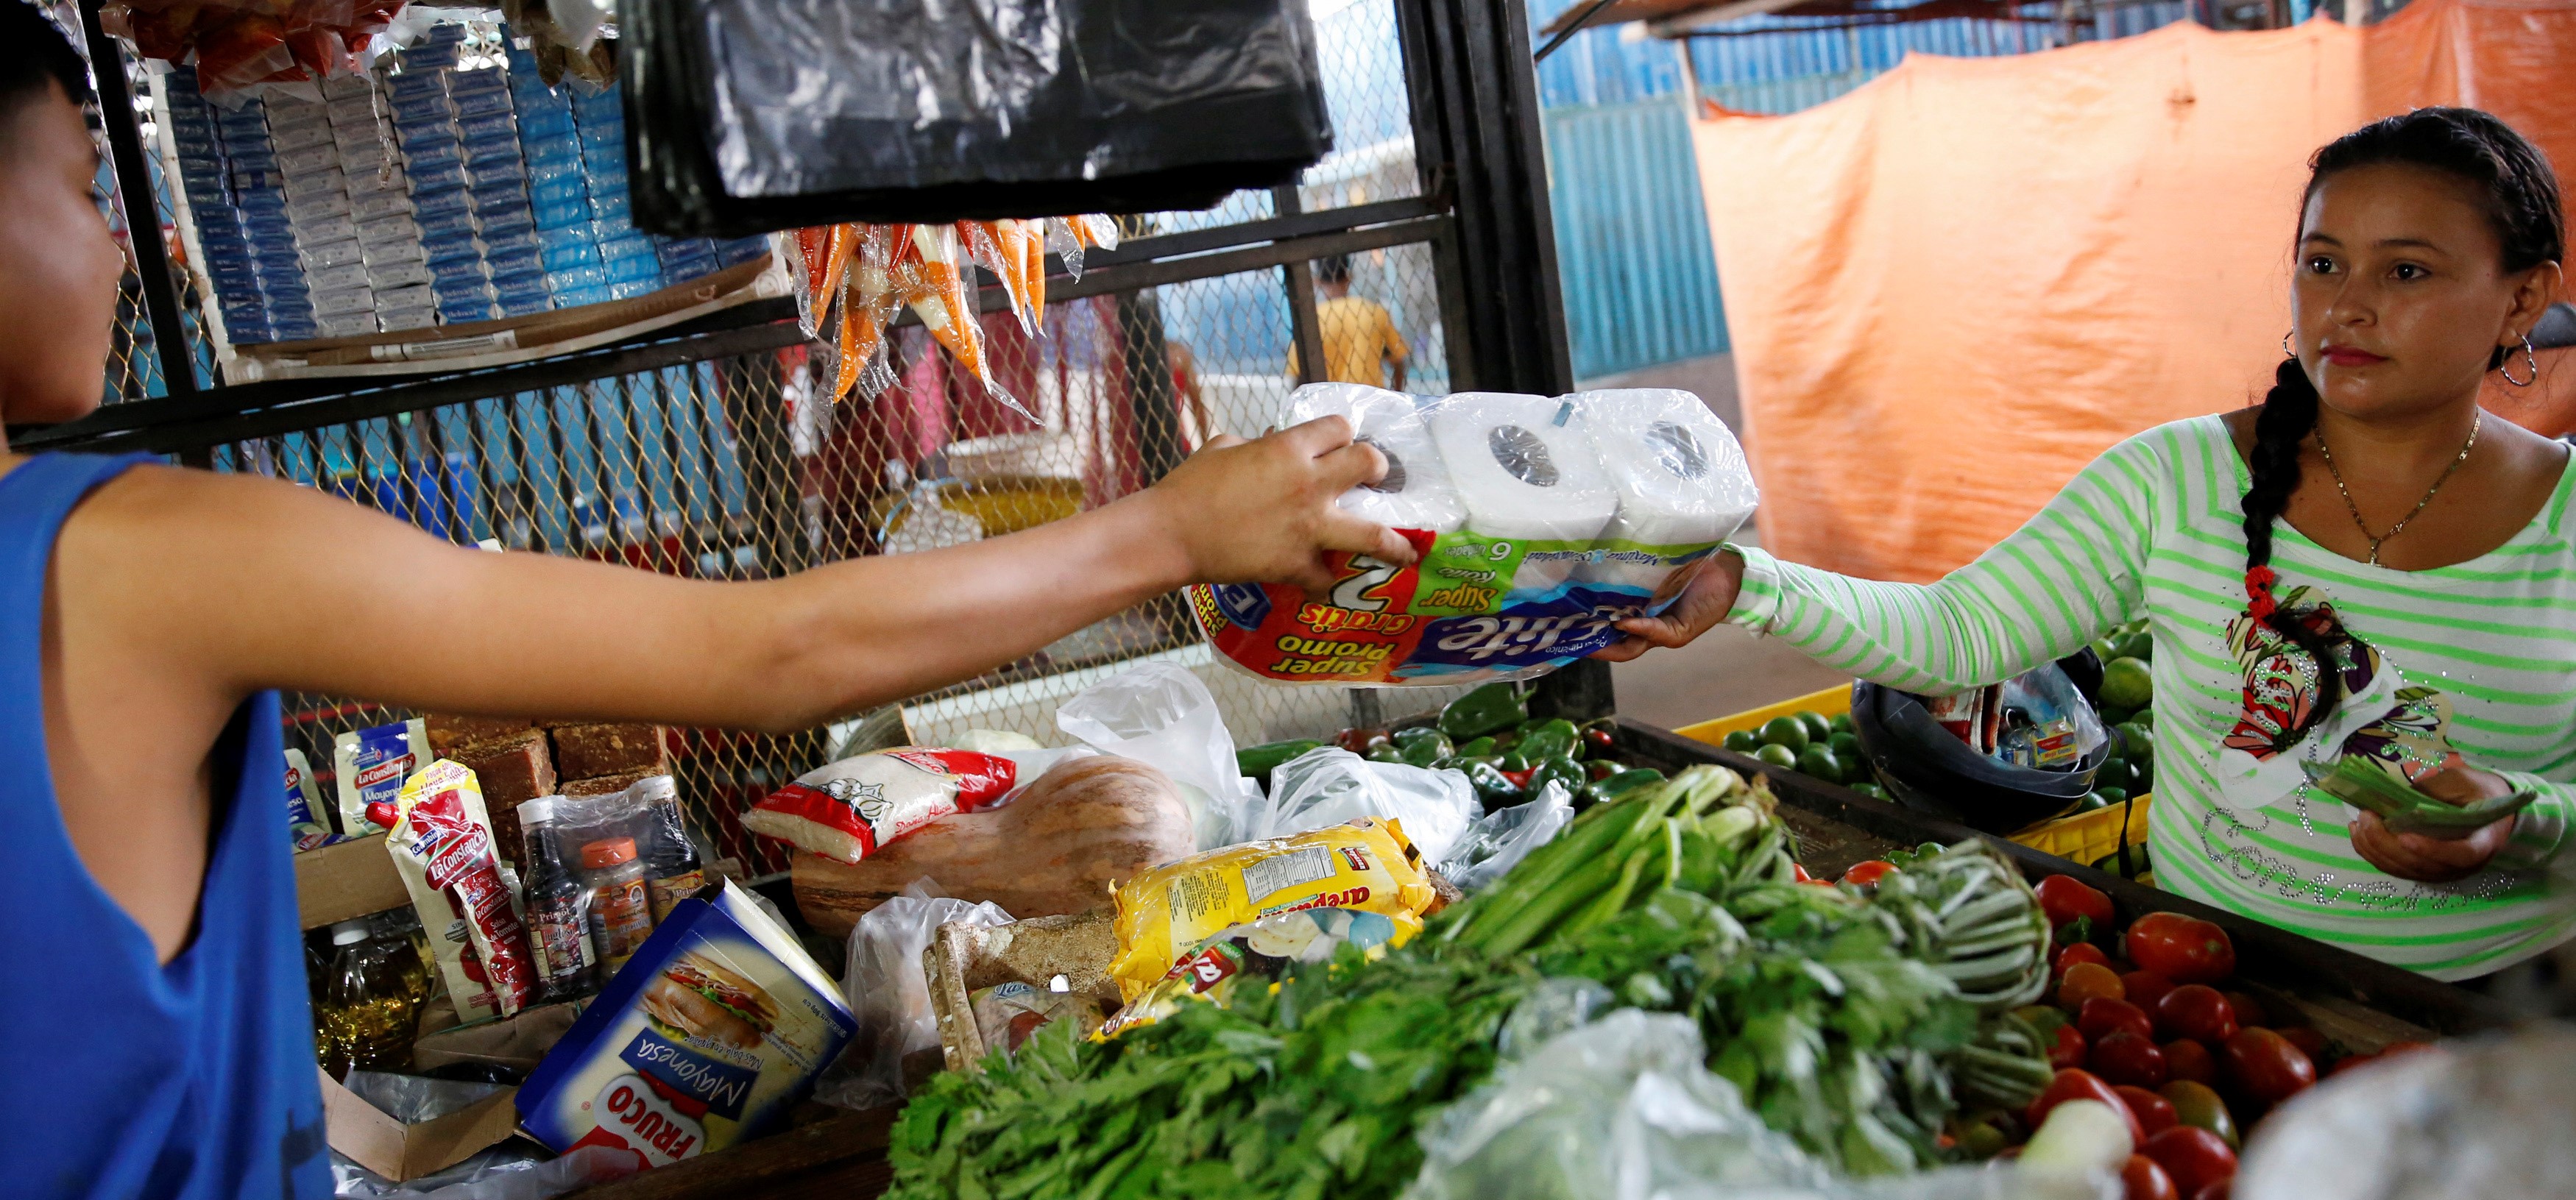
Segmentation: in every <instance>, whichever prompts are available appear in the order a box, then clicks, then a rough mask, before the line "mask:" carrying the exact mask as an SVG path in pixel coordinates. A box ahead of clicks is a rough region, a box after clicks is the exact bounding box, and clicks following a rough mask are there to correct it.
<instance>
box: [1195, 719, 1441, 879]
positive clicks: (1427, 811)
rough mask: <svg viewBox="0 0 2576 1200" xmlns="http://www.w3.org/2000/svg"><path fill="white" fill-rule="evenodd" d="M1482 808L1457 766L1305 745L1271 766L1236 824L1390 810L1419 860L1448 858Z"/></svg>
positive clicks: (1299, 825)
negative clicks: (1440, 767)
mask: <svg viewBox="0 0 2576 1200" xmlns="http://www.w3.org/2000/svg"><path fill="white" fill-rule="evenodd" d="M1483 812H1484V806H1483V805H1482V804H1480V803H1479V802H1478V801H1477V799H1476V789H1475V787H1474V786H1473V785H1470V784H1469V783H1468V782H1467V777H1466V776H1464V775H1461V774H1459V773H1458V772H1456V771H1434V770H1431V769H1429V768H1427V767H1415V766H1407V765H1405V764H1403V763H1381V762H1370V761H1369V760H1367V759H1365V758H1361V757H1360V756H1359V755H1356V754H1353V753H1351V752H1350V751H1348V750H1341V749H1336V748H1334V747H1330V746H1327V747H1324V748H1321V749H1317V750H1310V751H1307V752H1306V753H1304V754H1301V755H1299V756H1297V757H1295V758H1292V759H1289V760H1288V761H1287V762H1285V763H1282V764H1280V766H1279V767H1278V768H1277V769H1276V770H1273V771H1272V772H1271V773H1270V794H1269V795H1268V796H1266V797H1263V798H1261V799H1257V800H1252V801H1250V802H1248V803H1247V804H1246V805H1245V807H1244V812H1243V818H1242V820H1241V822H1240V823H1239V824H1238V825H1237V826H1236V828H1235V837H1236V839H1237V840H1239V841H1246V842H1252V841H1260V840H1262V839H1264V838H1276V837H1286V836H1288V835H1289V834H1292V833H1304V832H1306V831H1307V830H1310V829H1322V828H1323V827H1325V826H1327V825H1339V824H1341V823H1342V822H1344V821H1347V820H1350V819H1351V818H1353V817H1392V818H1394V819H1395V820H1398V821H1401V822H1403V823H1404V836H1405V837H1406V839H1407V840H1409V841H1411V842H1412V843H1413V846H1414V848H1415V849H1417V850H1420V851H1421V852H1422V861H1424V862H1430V863H1436V862H1439V861H1441V860H1443V859H1445V858H1447V857H1449V855H1450V853H1451V852H1452V850H1453V848H1454V847H1456V846H1457V844H1458V842H1459V841H1460V840H1461V839H1462V838H1464V837H1465V836H1466V834H1467V828H1468V826H1469V824H1470V823H1472V822H1474V821H1475V820H1476V818H1477V817H1478V816H1479V815H1481V814H1482V813H1483Z"/></svg>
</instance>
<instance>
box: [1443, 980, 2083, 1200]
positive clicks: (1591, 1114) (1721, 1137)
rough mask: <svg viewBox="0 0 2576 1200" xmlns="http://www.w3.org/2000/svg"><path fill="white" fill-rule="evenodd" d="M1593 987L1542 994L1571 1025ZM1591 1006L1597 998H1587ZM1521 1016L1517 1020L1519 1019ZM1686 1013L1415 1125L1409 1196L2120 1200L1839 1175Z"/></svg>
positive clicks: (1984, 1181)
mask: <svg viewBox="0 0 2576 1200" xmlns="http://www.w3.org/2000/svg"><path fill="white" fill-rule="evenodd" d="M1592 995H1593V989H1578V990H1574V991H1567V992H1564V993H1561V994H1557V995H1552V996H1551V995H1548V994H1546V993H1544V992H1543V993H1542V994H1541V997H1539V999H1541V1000H1544V1001H1545V1003H1546V1004H1547V1005H1548V1007H1549V1009H1550V1013H1549V1016H1550V1017H1551V1019H1559V1018H1565V1017H1569V1016H1570V1017H1574V1018H1576V1019H1579V1017H1580V1015H1581V1013H1582V1011H1583V1010H1584V1009H1586V1008H1588V1007H1589V1006H1588V1005H1587V1004H1585V1003H1583V1001H1584V1000H1585V998H1586V997H1587V996H1592ZM1594 998H1597V996H1596V997H1594ZM1518 1016H1519V1014H1515V1018H1516V1019H1517V1018H1518ZM1705 1054H1706V1047H1705V1046H1704V1045H1703V1044H1702V1043H1701V1041H1700V1033H1699V1026H1698V1024H1697V1023H1695V1022H1693V1021H1692V1020H1690V1019H1689V1018H1688V1017H1683V1016H1678V1015H1675V1014H1671V1013H1647V1012H1643V1011H1641V1010H1638V1009H1633V1008H1623V1009H1620V1010H1618V1011H1616V1012H1613V1013H1610V1014H1609V1015H1607V1016H1605V1017H1603V1018H1601V1019H1600V1020H1597V1021H1593V1022H1592V1023H1590V1024H1586V1025H1580V1026H1577V1027H1575V1028H1573V1029H1571V1030H1569V1031H1567V1032H1565V1033H1562V1034H1559V1035H1558V1036H1556V1037H1554V1038H1551V1039H1549V1040H1547V1041H1546V1042H1543V1043H1541V1044H1539V1045H1538V1046H1537V1048H1535V1049H1534V1050H1531V1051H1530V1052H1529V1053H1528V1055H1527V1056H1526V1057H1524V1058H1522V1059H1520V1060H1518V1061H1515V1062H1510V1063H1507V1064H1505V1065H1504V1066H1502V1067H1501V1068H1500V1069H1498V1070H1496V1071H1495V1073H1494V1075H1493V1077H1492V1078H1491V1079H1488V1080H1486V1081H1485V1083H1484V1084H1483V1085H1482V1086H1480V1087H1478V1088H1477V1089H1476V1090H1475V1091H1474V1092H1472V1093H1470V1094H1468V1095H1467V1097H1466V1098H1465V1099H1462V1100H1460V1101H1459V1102H1457V1103H1456V1104H1454V1105H1451V1106H1450V1107H1449V1109H1448V1110H1447V1111H1445V1112H1444V1113H1442V1114H1441V1117H1440V1120H1439V1121H1438V1122H1437V1123H1436V1124H1434V1125H1433V1126H1432V1127H1431V1128H1429V1129H1426V1130H1424V1131H1423V1134H1422V1145H1423V1151H1424V1154H1423V1162H1422V1172H1421V1174H1419V1175H1417V1176H1415V1178H1414V1181H1413V1184H1412V1186H1411V1187H1409V1188H1407V1189H1406V1190H1405V1193H1404V1195H1405V1198H1406V1200H1470V1198H1481V1197H1486V1196H1513V1197H1520V1198H1525V1200H1756V1198H1757V1197H1758V1198H1760V1200H1808V1198H1813V1200H2006V1198H2016V1200H2021V1198H2026V1200H2116V1197H2117V1196H2118V1195H2119V1190H2118V1186H2117V1183H2116V1181H2114V1180H2112V1179H2110V1178H2109V1177H2108V1176H2077V1177H2064V1176H2043V1175H2038V1174H2034V1173H2027V1172H2021V1171H2017V1170H2015V1169H2013V1168H2012V1167H2010V1166H2009V1165H1998V1166H1994V1167H1986V1168H1977V1167H1954V1168H1948V1169H1944V1170H1936V1171H1927V1172H1924V1173H1922V1174H1919V1175H1906V1176H1898V1177H1893V1178H1887V1179H1873V1180H1843V1179H1837V1178H1836V1177H1835V1176H1834V1175H1833V1173H1832V1172H1831V1171H1829V1170H1828V1169H1827V1168H1826V1167H1825V1166H1824V1164H1822V1163H1819V1162H1817V1161H1816V1160H1815V1159H1814V1158H1813V1157H1812V1156H1810V1155H1808V1154H1807V1153H1806V1152H1805V1151H1804V1150H1802V1149H1800V1148H1799V1147H1798V1144H1797V1143H1796V1142H1794V1141H1792V1140H1790V1138H1789V1136H1788V1135H1787V1134H1783V1133H1778V1132H1774V1131H1773V1130H1772V1129H1771V1128H1770V1127H1768V1126H1766V1125H1764V1124H1763V1123H1762V1119H1761V1118H1760V1117H1758V1116H1755V1115H1754V1114H1753V1112H1752V1111H1751V1110H1749V1109H1747V1108H1746V1107H1745V1105H1744V1100H1743V1096H1742V1094H1741V1093H1739V1092H1737V1091H1736V1089H1735V1085H1734V1084H1731V1083H1728V1082H1727V1081H1726V1080H1724V1079H1721V1078H1719V1077H1718V1076H1716V1075H1715V1074H1712V1073H1711V1072H1710V1071H1709V1070H1708V1068H1707V1067H1706V1066H1704V1065H1702V1060H1703V1058H1704V1056H1705Z"/></svg>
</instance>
